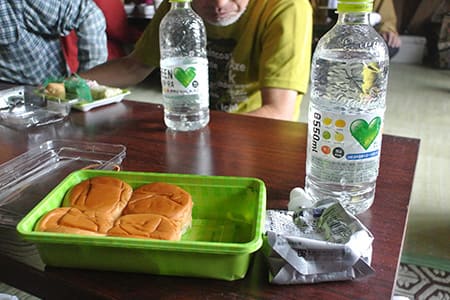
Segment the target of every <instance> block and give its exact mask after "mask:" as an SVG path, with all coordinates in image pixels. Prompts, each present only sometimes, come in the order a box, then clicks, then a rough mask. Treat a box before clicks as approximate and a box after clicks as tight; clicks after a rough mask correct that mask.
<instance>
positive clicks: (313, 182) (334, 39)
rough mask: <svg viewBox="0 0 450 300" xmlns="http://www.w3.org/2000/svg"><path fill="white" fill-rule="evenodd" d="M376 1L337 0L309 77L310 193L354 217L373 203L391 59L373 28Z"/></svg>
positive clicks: (306, 187) (308, 156)
mask: <svg viewBox="0 0 450 300" xmlns="http://www.w3.org/2000/svg"><path fill="white" fill-rule="evenodd" d="M372 2H373V0H338V7H337V10H338V21H337V23H336V25H335V26H334V27H333V28H332V29H330V31H329V32H327V33H326V34H325V35H324V36H323V37H322V38H321V39H320V41H319V42H318V44H317V46H316V49H315V52H314V55H313V59H312V70H311V97H310V98H311V101H310V105H309V112H308V144H307V161H306V179H305V190H306V192H307V194H308V195H309V196H310V197H312V199H313V200H315V201H318V200H320V199H326V198H333V199H337V200H339V201H340V202H341V203H342V204H343V206H344V207H345V208H346V209H348V210H349V211H350V212H351V213H353V214H359V213H361V212H364V211H365V210H367V209H368V208H369V207H370V206H371V205H372V203H373V199H374V196H375V185H376V180H377V176H378V168H379V161H380V154H381V152H380V151H381V139H382V129H383V117H384V111H385V99H386V88H387V80H388V68H389V56H388V50H387V46H386V43H385V41H384V40H383V38H382V37H381V36H380V35H379V34H378V33H377V32H376V31H375V30H374V29H373V28H372V27H371V26H370V25H369V13H370V12H371V11H372V6H373V3H372Z"/></svg>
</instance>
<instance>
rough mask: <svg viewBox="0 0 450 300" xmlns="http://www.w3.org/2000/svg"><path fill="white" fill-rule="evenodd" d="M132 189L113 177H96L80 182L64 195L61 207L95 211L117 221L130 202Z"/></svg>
mask: <svg viewBox="0 0 450 300" xmlns="http://www.w3.org/2000/svg"><path fill="white" fill-rule="evenodd" d="M132 193H133V189H132V187H131V186H130V185H129V184H128V183H126V182H124V181H122V180H120V179H118V178H115V177H109V176H98V177H93V178H90V179H87V180H84V181H82V182H80V183H79V184H77V185H75V186H74V187H73V188H72V189H70V190H69V192H68V193H67V194H66V196H65V198H64V202H63V206H70V207H76V208H78V209H79V210H81V211H95V212H97V213H98V214H105V215H106V216H108V217H110V218H111V219H112V220H115V219H117V218H118V217H119V216H120V215H121V214H122V210H123V209H124V208H125V206H126V205H127V203H128V201H129V200H130V197H131V194H132Z"/></svg>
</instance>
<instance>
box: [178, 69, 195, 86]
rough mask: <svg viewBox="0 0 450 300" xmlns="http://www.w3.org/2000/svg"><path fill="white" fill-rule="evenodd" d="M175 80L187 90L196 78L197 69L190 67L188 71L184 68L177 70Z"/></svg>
mask: <svg viewBox="0 0 450 300" xmlns="http://www.w3.org/2000/svg"><path fill="white" fill-rule="evenodd" d="M174 74H175V78H176V79H177V80H178V81H179V82H180V83H181V84H182V85H183V86H184V87H185V88H186V87H188V85H189V84H191V82H192V80H194V78H195V75H196V73H195V68H194V67H189V68H187V69H186V70H183V69H182V68H179V67H178V68H175V70H174Z"/></svg>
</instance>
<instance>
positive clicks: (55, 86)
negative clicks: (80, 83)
mask: <svg viewBox="0 0 450 300" xmlns="http://www.w3.org/2000/svg"><path fill="white" fill-rule="evenodd" d="M45 94H46V95H49V96H52V97H56V98H58V99H66V88H65V86H64V83H57V82H51V83H49V84H48V85H47V86H46V88H45Z"/></svg>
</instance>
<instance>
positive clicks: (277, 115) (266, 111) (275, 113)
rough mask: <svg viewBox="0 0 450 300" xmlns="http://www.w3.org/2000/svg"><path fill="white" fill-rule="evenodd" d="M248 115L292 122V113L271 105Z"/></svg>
mask: <svg viewBox="0 0 450 300" xmlns="http://www.w3.org/2000/svg"><path fill="white" fill-rule="evenodd" d="M246 114H247V115H250V116H254V117H261V118H269V119H278V120H285V121H292V115H293V114H292V112H291V111H289V112H287V111H283V110H280V109H278V108H277V107H273V106H271V105H264V106H262V107H260V108H258V109H255V110H254V111H251V112H248V113H246Z"/></svg>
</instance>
